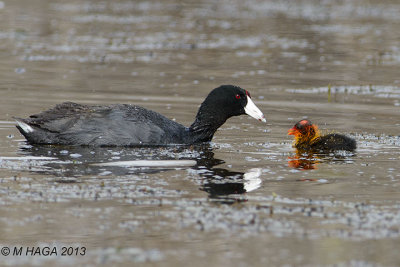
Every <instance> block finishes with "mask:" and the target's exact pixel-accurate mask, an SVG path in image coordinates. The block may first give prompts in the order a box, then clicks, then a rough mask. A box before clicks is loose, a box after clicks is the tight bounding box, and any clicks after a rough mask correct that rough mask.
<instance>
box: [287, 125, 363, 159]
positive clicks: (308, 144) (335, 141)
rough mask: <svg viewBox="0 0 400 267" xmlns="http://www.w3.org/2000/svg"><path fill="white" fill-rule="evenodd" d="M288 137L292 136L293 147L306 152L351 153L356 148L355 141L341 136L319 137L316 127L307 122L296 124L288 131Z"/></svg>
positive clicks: (328, 135) (334, 134)
mask: <svg viewBox="0 0 400 267" xmlns="http://www.w3.org/2000/svg"><path fill="white" fill-rule="evenodd" d="M288 134H289V135H294V138H295V141H294V147H296V148H297V149H299V150H306V151H322V152H323V151H335V150H348V151H352V150H355V149H356V148H357V144H356V141H355V140H354V139H352V138H350V137H348V136H345V135H342V134H336V133H333V134H327V135H323V136H321V134H320V133H319V130H318V126H317V125H315V124H312V123H311V121H309V120H301V121H299V122H297V123H296V124H295V125H294V126H293V128H291V129H290V130H289V131H288Z"/></svg>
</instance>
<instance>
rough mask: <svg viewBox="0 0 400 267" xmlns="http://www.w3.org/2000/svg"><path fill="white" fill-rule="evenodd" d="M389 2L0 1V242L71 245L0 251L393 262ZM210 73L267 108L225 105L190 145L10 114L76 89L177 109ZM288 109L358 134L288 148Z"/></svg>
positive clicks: (194, 104) (296, 116)
mask: <svg viewBox="0 0 400 267" xmlns="http://www.w3.org/2000/svg"><path fill="white" fill-rule="evenodd" d="M399 13H400V5H399V3H397V1H385V3H381V2H380V1H363V0H359V1H350V2H349V1H296V2H291V1H272V2H270V1H267V2H263V1H258V0H252V1H246V2H243V3H242V1H218V2H214V1H200V2H199V1H197V2H194V1H185V2H181V1H172V0H167V1H143V2H130V1H112V2H111V1H110V2H99V1H84V2H82V1H68V2H65V1H46V0H34V1H29V4H28V3H27V1H23V0H13V1H8V0H7V1H4V0H3V1H0V57H1V62H2V64H1V65H0V95H1V97H0V148H1V152H0V214H1V217H0V229H1V231H0V233H1V234H0V235H1V238H0V246H1V247H3V246H23V245H24V246H28V245H29V246H41V247H44V246H50V247H59V248H60V247H62V246H74V247H77V246H81V247H82V246H85V247H87V254H86V255H85V256H74V257H72V256H71V257H43V256H42V257H40V256H34V257H29V256H25V257H13V256H8V257H3V256H0V257H1V262H2V264H5V265H6V266H11V265H14V264H26V265H37V266H54V264H58V265H66V266H67V265H68V266H70V265H71V264H78V265H100V264H103V265H107V266H109V265H121V266H122V265H127V264H141V265H143V266H154V265H157V264H160V265H163V266H177V265H182V266H186V265H188V264H191V265H193V266H204V265H205V264H209V265H212V266H217V265H228V264H229V265H234V266H257V265H259V266H283V265H286V266H398V265H399V264H400V256H399V254H398V252H397V251H398V249H396V248H397V247H398V246H399V244H400V212H399V210H400V209H399V208H400V197H399V196H400V194H399V180H400V174H399V173H400V167H399V166H398V161H399V159H400V150H399V148H400V137H399V127H400V112H399V105H400V102H399V101H400V77H399V67H400V48H399V41H400V32H399V31H398V29H399V28H400V17H399V16H398V14H399ZM221 84H236V85H239V86H242V87H243V88H246V89H247V90H249V91H250V92H251V94H252V96H253V100H254V102H255V103H256V105H257V106H258V107H259V108H260V109H261V110H262V111H263V112H264V114H265V116H266V118H267V120H268V123H267V124H262V123H260V122H258V121H256V120H254V119H252V118H250V117H246V116H241V117H235V118H231V119H230V120H228V122H227V123H226V124H225V125H223V127H222V128H221V129H220V130H219V131H218V132H217V134H216V135H215V137H214V139H213V142H212V143H211V144H209V145H205V146H192V147H177V148H79V147H57V146H56V147H54V146H30V145H28V144H27V143H25V141H24V139H23V137H22V136H21V135H20V134H19V133H18V131H17V129H16V128H15V123H14V121H13V119H12V117H13V116H15V117H26V116H28V115H30V114H34V113H38V112H40V111H41V110H44V109H47V108H50V107H52V106H54V105H55V104H57V103H60V102H63V101H76V102H79V103H87V104H93V103H96V104H107V103H130V104H138V105H141V106H144V107H146V108H150V109H153V110H155V111H157V112H160V113H162V114H164V115H165V116H167V117H169V118H171V119H174V120H176V121H178V122H181V123H182V124H184V125H190V124H191V123H192V121H193V119H194V116H195V114H196V112H197V108H198V106H199V105H200V103H201V102H202V101H203V99H204V97H205V96H206V95H207V93H208V92H209V91H210V90H211V89H213V88H215V87H217V86H219V85H221ZM301 118H309V119H310V120H312V121H313V122H314V123H316V124H318V125H319V127H320V129H321V130H322V131H323V132H326V133H329V132H332V131H333V132H341V133H344V134H347V135H349V136H352V137H353V138H355V139H356V140H357V143H358V149H357V150H356V151H355V152H354V153H335V154H325V155H302V154H297V153H296V151H295V150H294V149H293V148H292V140H291V136H287V130H288V129H289V128H291V127H292V126H293V125H294V124H295V123H296V122H297V121H298V120H300V119H301ZM126 161H130V162H131V164H115V162H126ZM132 161H134V162H136V163H132ZM113 162H114V164H110V163H113Z"/></svg>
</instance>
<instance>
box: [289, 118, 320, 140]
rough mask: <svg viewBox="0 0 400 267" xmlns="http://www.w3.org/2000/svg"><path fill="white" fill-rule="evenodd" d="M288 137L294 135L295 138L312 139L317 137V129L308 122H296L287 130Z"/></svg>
mask: <svg viewBox="0 0 400 267" xmlns="http://www.w3.org/2000/svg"><path fill="white" fill-rule="evenodd" d="M288 135H294V136H295V137H296V138H301V139H303V138H307V139H313V138H315V137H317V136H319V131H318V127H317V126H316V125H314V124H312V122H311V121H309V120H301V121H299V122H297V123H296V124H295V125H294V126H293V128H291V129H289V130H288Z"/></svg>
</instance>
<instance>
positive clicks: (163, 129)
mask: <svg viewBox="0 0 400 267" xmlns="http://www.w3.org/2000/svg"><path fill="white" fill-rule="evenodd" d="M243 114H248V115H250V116H251V117H253V118H255V119H258V120H260V121H263V122H266V120H265V118H264V115H263V113H262V112H261V111H260V110H259V109H258V108H257V107H256V105H255V104H254V103H253V101H252V100H251V97H250V93H249V92H248V91H246V90H244V89H242V88H240V87H238V86H233V85H222V86H220V87H218V88H216V89H214V90H212V91H211V92H210V93H209V95H208V96H207V98H206V99H205V100H204V102H203V103H202V104H201V106H200V108H199V110H198V112H197V116H196V119H195V121H194V122H193V124H192V125H191V126H190V127H185V126H183V125H181V124H179V123H176V122H174V121H172V120H170V119H168V118H166V117H164V116H163V115H161V114H159V113H157V112H154V111H151V110H148V109H145V108H143V107H139V106H134V105H128V104H115V105H108V106H100V105H81V104H76V103H72V102H65V103H62V104H58V105H56V106H55V107H54V108H52V109H49V110H46V111H43V112H41V113H39V114H36V115H31V116H30V117H29V118H27V119H20V118H15V119H16V121H17V128H18V130H19V131H20V132H21V133H22V134H23V135H24V136H25V138H26V139H27V140H28V142H29V143H31V144H51V145H74V146H138V145H139V146H140V145H150V146H151V145H175V144H176V145H190V144H198V143H203V142H209V141H211V139H212V137H213V135H214V133H215V132H216V130H217V129H218V128H219V127H220V126H221V125H222V124H224V123H225V121H226V120H227V119H229V118H230V117H233V116H239V115H243Z"/></svg>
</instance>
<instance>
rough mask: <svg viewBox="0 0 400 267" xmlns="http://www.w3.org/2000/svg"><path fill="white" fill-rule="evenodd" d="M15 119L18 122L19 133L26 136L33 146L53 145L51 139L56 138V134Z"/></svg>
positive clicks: (23, 120)
mask: <svg viewBox="0 0 400 267" xmlns="http://www.w3.org/2000/svg"><path fill="white" fill-rule="evenodd" d="M14 119H15V121H16V122H17V125H16V127H17V129H18V130H19V132H20V133H21V134H22V135H23V136H25V138H26V140H28V142H29V143H31V144H51V143H52V142H51V141H50V140H52V139H51V138H53V139H54V138H55V135H56V134H55V133H52V132H49V131H46V130H44V129H41V128H40V127H36V126H33V125H31V124H29V122H27V121H26V120H25V119H21V118H15V117H14Z"/></svg>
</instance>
